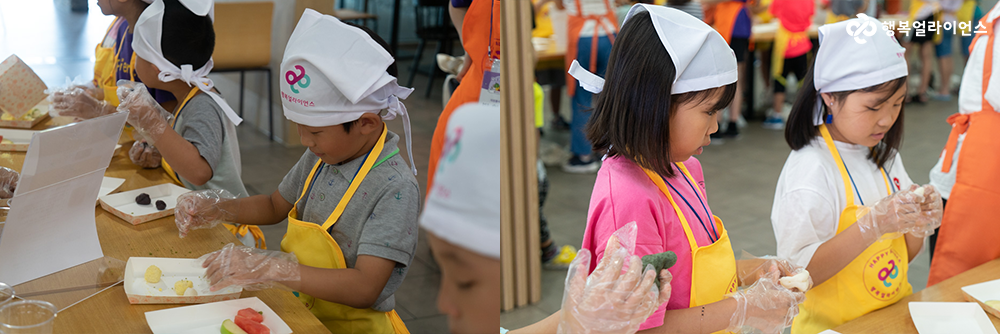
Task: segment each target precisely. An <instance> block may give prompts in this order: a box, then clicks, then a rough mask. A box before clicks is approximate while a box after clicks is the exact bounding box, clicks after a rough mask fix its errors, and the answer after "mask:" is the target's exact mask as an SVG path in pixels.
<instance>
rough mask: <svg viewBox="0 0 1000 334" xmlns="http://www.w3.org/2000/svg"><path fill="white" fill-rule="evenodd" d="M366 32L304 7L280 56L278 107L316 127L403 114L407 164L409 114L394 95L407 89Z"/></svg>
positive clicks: (401, 96) (404, 95) (409, 90)
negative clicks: (281, 57) (383, 113)
mask: <svg viewBox="0 0 1000 334" xmlns="http://www.w3.org/2000/svg"><path fill="white" fill-rule="evenodd" d="M393 61H394V60H393V58H392V55H390V54H389V52H387V51H386V50H385V49H384V48H383V47H382V46H381V45H379V44H378V42H375V40H374V39H372V38H371V36H369V35H368V34H367V33H366V32H364V31H362V30H361V29H358V28H356V27H352V26H349V25H347V24H345V23H343V22H340V20H338V19H337V18H335V17H333V16H329V15H323V14H320V13H319V12H317V11H315V10H312V9H306V11H305V13H303V14H302V18H301V19H300V20H299V23H298V24H297V25H296V26H295V30H294V31H292V36H291V37H290V38H289V39H288V44H287V46H286V47H285V55H284V58H283V59H282V60H281V68H280V70H279V72H278V73H280V74H281V76H280V78H281V79H280V80H279V81H278V83H279V85H278V86H280V87H281V106H282V108H283V109H284V111H285V117H286V118H288V119H289V120H291V121H293V122H295V123H299V124H303V125H308V126H315V127H322V126H331V125H337V124H343V123H347V122H351V121H354V120H357V119H358V118H361V115H363V114H365V113H373V114H379V113H380V112H381V110H382V109H387V112H386V114H385V115H384V116H382V119H383V120H386V121H389V120H393V119H395V118H396V115H402V116H403V129H404V130H405V131H406V152H407V153H408V154H409V156H410V167H411V169H412V170H413V175H416V174H417V169H416V167H415V166H414V163H413V153H412V152H413V150H412V149H411V144H410V142H411V140H410V116H409V115H408V114H407V112H406V106H405V105H403V102H400V99H406V98H407V97H408V96H410V93H412V92H413V88H406V87H401V86H399V83H398V82H397V81H396V77H393V76H392V75H390V74H389V73H387V72H386V69H387V68H388V67H389V65H391V64H392V62H393Z"/></svg>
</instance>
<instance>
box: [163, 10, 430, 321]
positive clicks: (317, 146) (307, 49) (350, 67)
mask: <svg viewBox="0 0 1000 334" xmlns="http://www.w3.org/2000/svg"><path fill="white" fill-rule="evenodd" d="M317 40H323V43H316V41H317ZM279 73H283V74H284V75H282V77H281V78H282V81H281V82H280V86H281V97H282V102H283V107H284V113H285V117H287V118H288V119H289V120H291V121H293V122H295V123H296V125H297V127H298V132H299V137H300V139H301V140H302V144H303V145H305V146H307V147H308V150H307V151H306V152H304V153H303V155H302V157H301V158H299V161H298V163H296V165H295V167H293V168H292V170H291V171H289V172H288V174H286V175H285V178H284V180H282V182H281V184H280V185H279V186H278V190H277V191H275V192H274V193H273V194H271V195H258V196H252V197H248V198H242V199H236V200H230V199H228V198H225V196H220V193H219V192H216V191H199V192H194V193H190V194H185V195H182V196H181V197H180V198H178V204H177V210H175V212H176V215H177V217H176V220H175V221H176V222H177V227H178V229H179V230H180V231H181V234H182V235H185V234H186V233H188V231H190V230H192V229H197V228H203V227H208V226H214V225H215V224H217V223H218V222H220V221H230V222H237V223H240V224H248V225H269V224H276V223H279V222H281V221H282V220H283V219H285V218H287V219H288V222H289V224H288V225H289V226H288V231H287V232H286V233H285V236H284V238H283V239H282V242H281V251H280V252H279V251H266V250H260V249H254V248H249V247H242V246H234V245H231V244H230V245H227V246H225V247H223V249H222V250H220V251H216V252H213V253H211V254H209V255H208V256H206V257H205V260H204V263H203V266H205V267H206V268H208V273H209V274H208V275H209V280H210V281H211V283H212V289H213V290H215V289H219V288H223V287H225V286H230V285H240V286H245V287H247V286H249V287H259V286H261V285H262V284H263V285H265V286H267V285H270V284H273V283H272V282H281V283H282V284H284V285H286V286H288V287H290V288H292V289H293V290H295V291H296V294H297V296H298V297H299V299H300V300H301V301H302V302H303V303H304V304H305V305H306V307H307V308H309V309H310V311H311V312H312V313H313V314H314V315H316V317H317V318H319V320H320V321H322V322H323V323H324V324H325V325H326V326H327V328H328V329H330V331H332V332H334V333H391V332H401V331H405V325H404V324H403V322H402V320H400V319H399V316H398V315H397V314H396V312H395V311H394V310H393V308H394V306H395V298H394V297H393V294H394V293H395V291H396V289H397V288H399V286H400V284H401V283H402V281H403V278H404V277H405V276H406V272H407V269H408V268H409V264H410V262H411V261H412V260H413V255H414V252H415V251H416V245H417V214H418V211H419V204H420V191H419V189H418V186H417V181H416V178H415V177H414V175H415V173H416V170H415V169H412V167H409V166H408V165H407V164H406V161H405V160H404V159H403V158H402V157H400V156H399V154H398V153H399V149H398V148H397V144H398V143H399V136H397V135H396V134H395V133H392V132H390V131H388V129H387V128H386V126H385V123H384V122H383V120H390V119H393V118H394V117H395V116H396V115H402V116H403V119H404V128H406V129H407V143H409V121H408V116H407V115H406V109H405V107H404V106H403V105H402V103H401V102H399V99H405V98H406V97H407V96H409V94H410V92H412V89H410V88H404V87H400V86H399V85H398V84H397V82H396V78H395V75H396V64H395V60H394V59H393V58H392V56H391V55H390V54H389V52H388V48H387V43H385V41H382V40H381V39H380V38H378V36H377V35H375V34H374V32H372V31H370V30H368V29H366V28H363V27H357V26H354V25H349V24H345V23H343V22H340V21H339V20H337V19H335V18H333V17H331V16H325V15H321V14H319V13H317V12H315V11H312V10H306V12H305V13H304V14H303V16H302V19H301V20H300V21H299V24H298V25H297V26H296V28H295V31H294V32H293V33H292V36H291V38H290V39H289V41H288V46H287V47H286V49H285V55H284V60H283V61H282V63H281V72H279ZM383 112H384V115H383V114H382V113H383ZM408 151H412V150H408ZM410 163H411V165H412V155H411V157H410ZM341 259H342V260H343V263H341Z"/></svg>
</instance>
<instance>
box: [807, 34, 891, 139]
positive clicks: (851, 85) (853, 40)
mask: <svg viewBox="0 0 1000 334" xmlns="http://www.w3.org/2000/svg"><path fill="white" fill-rule="evenodd" d="M881 27H882V23H881V22H879V21H877V20H875V19H873V18H870V17H868V16H867V15H865V14H858V18H854V19H850V20H846V21H841V22H837V23H833V24H827V25H824V26H822V27H819V52H817V53H816V64H815V65H813V84H814V85H815V86H816V94H819V93H831V92H842V91H848V90H856V89H862V88H866V87H871V86H874V85H878V84H881V83H883V82H887V81H890V80H894V79H898V78H901V77H904V76H906V75H907V67H906V58H905V52H906V50H905V49H903V47H902V46H900V45H899V42H897V41H896V38H895V37H892V36H890V35H887V34H886V32H885V31H884V30H882V28H881ZM823 122H824V120H823V99H822V98H820V97H818V96H817V98H816V108H815V110H814V111H813V124H814V125H820V124H823Z"/></svg>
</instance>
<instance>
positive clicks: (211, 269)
mask: <svg viewBox="0 0 1000 334" xmlns="http://www.w3.org/2000/svg"><path fill="white" fill-rule="evenodd" d="M198 260H199V261H201V263H202V264H201V266H202V267H203V268H206V269H207V270H206V272H205V277H207V278H208V280H209V284H210V285H211V286H209V290H210V291H219V290H221V289H223V288H225V287H228V286H234V285H235V286H240V287H243V289H244V290H263V289H267V288H270V287H273V286H275V282H294V281H299V280H301V276H300V275H299V260H298V259H297V258H296V257H295V254H292V253H285V252H281V251H269V250H263V249H260V248H253V247H247V246H242V245H239V246H237V245H234V244H227V245H225V246H223V247H222V249H221V250H217V251H214V252H211V253H208V254H205V255H202V256H201V257H200V258H198Z"/></svg>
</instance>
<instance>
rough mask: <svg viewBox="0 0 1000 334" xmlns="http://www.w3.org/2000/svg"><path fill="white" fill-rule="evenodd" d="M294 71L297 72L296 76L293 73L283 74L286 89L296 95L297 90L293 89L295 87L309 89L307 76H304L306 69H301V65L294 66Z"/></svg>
mask: <svg viewBox="0 0 1000 334" xmlns="http://www.w3.org/2000/svg"><path fill="white" fill-rule="evenodd" d="M295 69H296V70H299V73H298V74H296V73H295V71H288V72H285V82H287V83H288V87H289V88H290V89H291V90H292V92H293V93H295V94H298V93H299V90H298V89H295V86H299V88H307V87H309V82H310V80H309V76H308V75H306V69H305V68H302V65H295Z"/></svg>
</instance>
